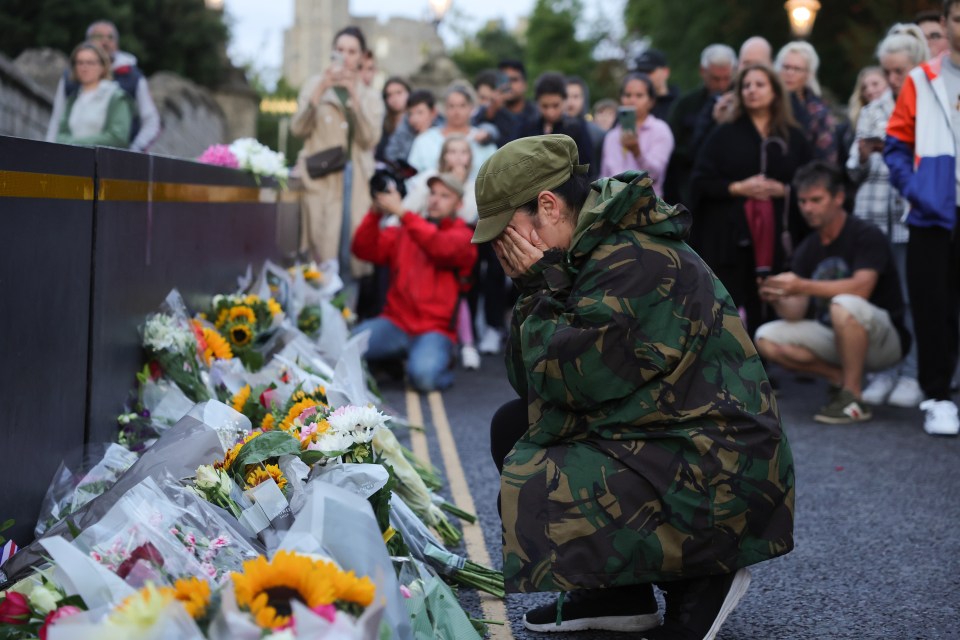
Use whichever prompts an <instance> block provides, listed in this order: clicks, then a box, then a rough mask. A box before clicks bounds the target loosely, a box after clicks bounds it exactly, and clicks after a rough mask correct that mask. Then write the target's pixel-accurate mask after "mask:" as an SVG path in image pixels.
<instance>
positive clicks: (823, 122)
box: [773, 40, 837, 164]
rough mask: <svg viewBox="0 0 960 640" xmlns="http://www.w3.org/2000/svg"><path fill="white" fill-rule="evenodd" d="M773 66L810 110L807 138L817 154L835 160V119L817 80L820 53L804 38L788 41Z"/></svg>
mask: <svg viewBox="0 0 960 640" xmlns="http://www.w3.org/2000/svg"><path fill="white" fill-rule="evenodd" d="M773 67H774V69H776V70H777V73H778V74H779V75H780V80H781V81H782V82H783V85H784V86H785V87H786V89H787V91H788V92H790V93H792V94H794V95H796V96H797V98H798V99H799V102H800V105H802V108H803V109H804V111H805V112H806V114H807V118H806V120H807V127H806V133H807V140H808V141H809V142H810V147H811V148H812V149H813V155H814V158H815V159H817V160H826V161H827V162H832V163H834V164H836V162H837V140H836V136H835V135H834V129H835V128H836V123H835V122H834V120H833V116H832V115H830V108H829V107H828V106H827V104H826V103H825V102H824V101H823V98H821V97H820V82H819V81H818V80H817V71H818V70H819V68H820V56H818V55H817V51H816V49H814V48H813V45H811V44H810V43H809V42H803V41H802V40H797V41H795V42H789V43H787V44H785V45H784V46H783V48H782V49H780V51H779V52H777V59H776V61H775V62H774V64H773Z"/></svg>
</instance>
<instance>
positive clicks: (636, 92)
mask: <svg viewBox="0 0 960 640" xmlns="http://www.w3.org/2000/svg"><path fill="white" fill-rule="evenodd" d="M655 103H656V97H655V94H654V92H653V81H651V80H650V77H649V76H647V75H646V74H644V73H631V74H629V75H628V76H627V77H626V78H625V79H624V81H623V84H622V85H621V87H620V104H621V105H622V106H624V107H633V109H634V110H635V111H636V114H637V124H636V128H635V129H633V130H631V129H623V128H622V127H621V126H620V125H619V124H618V125H617V126H615V127H614V128H613V129H611V130H610V131H608V132H607V135H606V137H604V139H603V153H602V156H601V162H600V175H601V176H603V177H609V176H615V175H617V174H618V173H623V172H624V171H627V170H630V169H634V170H643V171H646V172H647V173H649V174H650V177H651V178H653V190H654V191H655V192H656V193H657V194H662V193H663V180H664V178H665V177H666V173H667V164H668V163H669V162H670V154H672V153H673V133H672V132H671V131H670V126H669V125H667V123H666V122H664V121H663V120H660V119H659V118H657V117H656V116H654V115H653V114H651V113H650V111H651V110H652V109H653V105H654V104H655Z"/></svg>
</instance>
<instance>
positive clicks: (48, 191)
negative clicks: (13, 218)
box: [0, 171, 93, 200]
mask: <svg viewBox="0 0 960 640" xmlns="http://www.w3.org/2000/svg"><path fill="white" fill-rule="evenodd" d="M0 198H55V199H58V200H93V178H88V177H84V176H64V175H59V174H55V173H31V172H29V171H0Z"/></svg>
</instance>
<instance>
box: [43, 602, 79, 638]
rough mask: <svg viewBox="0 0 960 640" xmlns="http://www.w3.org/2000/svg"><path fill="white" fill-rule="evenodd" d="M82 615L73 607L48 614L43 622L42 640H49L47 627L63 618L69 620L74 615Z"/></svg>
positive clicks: (65, 607)
mask: <svg viewBox="0 0 960 640" xmlns="http://www.w3.org/2000/svg"><path fill="white" fill-rule="evenodd" d="M78 613H80V609H79V608H77V607H74V606H71V605H66V606H63V607H60V608H59V609H55V610H53V611H51V612H50V613H48V614H47V617H46V618H44V620H43V626H42V627H40V640H47V627H49V626H50V625H52V624H53V623H54V622H56V621H57V620H60V619H61V618H69V617H70V616H72V615H76V614H78Z"/></svg>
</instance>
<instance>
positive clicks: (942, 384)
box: [907, 212, 960, 400]
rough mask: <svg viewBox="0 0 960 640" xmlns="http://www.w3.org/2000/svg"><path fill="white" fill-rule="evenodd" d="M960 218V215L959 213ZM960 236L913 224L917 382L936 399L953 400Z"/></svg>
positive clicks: (959, 344)
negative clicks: (959, 240)
mask: <svg viewBox="0 0 960 640" xmlns="http://www.w3.org/2000/svg"><path fill="white" fill-rule="evenodd" d="M958 215H960V212H958ZM958 238H960V233H957V231H956V230H954V231H953V232H950V231H948V230H946V229H944V228H942V227H915V226H912V225H911V226H910V241H909V242H908V244H907V288H908V289H909V294H910V308H911V310H912V311H913V326H914V331H915V332H916V335H915V336H914V338H915V339H916V341H917V373H918V375H917V379H918V381H919V382H920V388H921V389H923V392H924V393H925V394H926V395H927V397H928V398H931V399H933V400H949V399H950V384H951V380H952V378H953V373H954V371H956V369H957V356H958V352H960V242H958Z"/></svg>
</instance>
